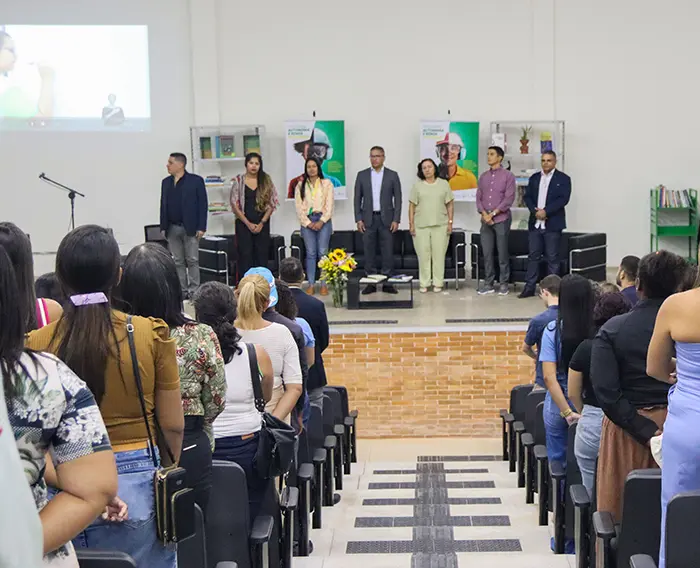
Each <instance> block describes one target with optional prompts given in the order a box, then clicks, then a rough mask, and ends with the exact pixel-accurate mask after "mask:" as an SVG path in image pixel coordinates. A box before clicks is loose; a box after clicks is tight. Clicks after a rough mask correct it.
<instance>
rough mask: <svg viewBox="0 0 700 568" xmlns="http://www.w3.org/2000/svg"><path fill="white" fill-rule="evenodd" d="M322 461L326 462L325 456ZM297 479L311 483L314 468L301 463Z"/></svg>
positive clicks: (308, 464)
mask: <svg viewBox="0 0 700 568" xmlns="http://www.w3.org/2000/svg"><path fill="white" fill-rule="evenodd" d="M323 461H326V459H325V456H324V459H323ZM297 477H298V478H299V479H301V480H302V481H311V480H312V479H313V478H314V466H313V465H312V464H310V463H303V464H301V465H300V466H299V469H298V470H297Z"/></svg>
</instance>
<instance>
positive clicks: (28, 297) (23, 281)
mask: <svg viewBox="0 0 700 568" xmlns="http://www.w3.org/2000/svg"><path fill="white" fill-rule="evenodd" d="M0 247H2V248H4V249H5V251H6V252H7V255H8V256H9V257H10V261H11V262H12V266H13V268H14V273H15V277H16V278H17V286H18V287H19V301H20V308H21V310H22V315H23V317H24V318H25V329H26V330H27V331H32V330H34V329H38V328H40V327H44V326H45V325H47V324H49V323H51V322H52V321H56V320H57V319H58V318H60V317H61V314H62V313H63V308H62V307H61V305H60V304H59V303H58V302H55V301H54V300H51V299H50V298H37V296H36V291H35V288H34V257H33V256H32V243H31V242H30V241H29V237H28V236H27V235H26V234H25V233H24V232H23V231H22V230H21V229H20V228H19V227H18V226H17V225H15V224H14V223H8V222H3V223H0Z"/></svg>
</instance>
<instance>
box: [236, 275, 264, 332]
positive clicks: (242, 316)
mask: <svg viewBox="0 0 700 568" xmlns="http://www.w3.org/2000/svg"><path fill="white" fill-rule="evenodd" d="M259 315H260V312H259V311H258V307H257V305H256V302H255V282H252V281H249V282H245V283H244V284H243V286H240V287H239V293H238V320H239V321H240V322H242V323H245V322H251V321H252V320H254V319H255V318H256V317H257V316H259Z"/></svg>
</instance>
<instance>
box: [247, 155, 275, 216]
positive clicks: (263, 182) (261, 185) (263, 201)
mask: <svg viewBox="0 0 700 568" xmlns="http://www.w3.org/2000/svg"><path fill="white" fill-rule="evenodd" d="M253 159H257V160H258V162H259V163H260V169H259V170H258V189H256V190H255V209H257V210H258V211H259V212H260V213H264V212H265V209H267V207H268V206H269V205H270V202H271V201H272V178H270V176H269V175H267V173H266V172H265V170H263V159H262V156H261V155H260V154H258V153H257V152H250V153H248V154H246V156H245V165H246V166H248V162H250V161H251V160H253Z"/></svg>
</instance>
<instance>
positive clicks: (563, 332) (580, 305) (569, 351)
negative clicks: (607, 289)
mask: <svg viewBox="0 0 700 568" xmlns="http://www.w3.org/2000/svg"><path fill="white" fill-rule="evenodd" d="M594 302H595V295H594V293H593V285H592V284H591V281H590V280H588V279H587V278H584V277H583V276H580V275H578V274H568V275H566V276H564V278H562V279H561V285H560V287H559V318H558V319H557V321H556V322H551V323H550V324H548V325H547V328H546V329H545V331H544V333H543V334H542V348H541V350H540V361H541V362H542V372H543V374H544V382H545V386H546V387H547V396H546V398H545V401H544V429H545V433H546V436H547V456H548V458H549V461H550V462H555V461H556V462H560V463H561V464H562V465H563V466H564V467H566V447H567V441H568V432H567V431H568V429H569V426H570V425H571V424H573V423H574V422H576V421H577V420H578V419H579V418H580V415H579V414H578V413H577V412H574V410H573V409H572V404H571V402H570V401H569V398H568V382H567V371H568V369H569V362H570V361H571V358H572V356H573V354H574V352H575V351H576V349H577V348H578V346H579V345H580V344H581V342H582V341H583V340H585V339H589V338H591V337H593V334H594V325H593V306H594Z"/></svg>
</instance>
